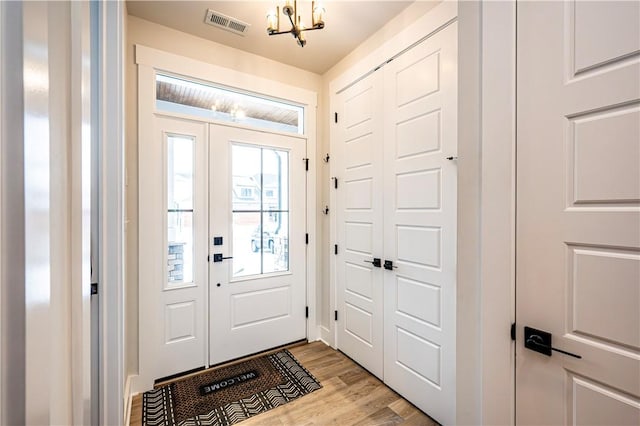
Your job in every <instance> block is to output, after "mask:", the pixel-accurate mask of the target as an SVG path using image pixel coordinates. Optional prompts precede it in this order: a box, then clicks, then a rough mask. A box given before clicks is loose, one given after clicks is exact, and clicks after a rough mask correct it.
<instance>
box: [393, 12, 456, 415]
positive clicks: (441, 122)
mask: <svg viewBox="0 0 640 426" xmlns="http://www.w3.org/2000/svg"><path fill="white" fill-rule="evenodd" d="M457 34H458V32H457V23H452V24H451V25H449V26H448V27H446V28H445V29H443V30H442V31H440V32H438V33H437V34H435V35H433V36H432V37H430V38H429V39H427V40H425V41H423V42H422V43H421V44H420V45H418V46H416V47H414V48H413V49H411V50H410V51H408V52H407V53H405V54H403V55H402V56H400V57H399V58H397V59H395V60H394V61H393V62H391V63H390V64H388V65H387V66H386V67H385V68H384V82H385V86H384V99H385V102H384V117H385V121H384V122H385V127H384V159H385V161H384V197H385V200H384V259H385V260H391V261H393V265H394V266H395V268H394V269H393V270H384V271H383V272H384V348H385V349H384V381H385V383H386V384H387V385H389V386H390V387H391V388H393V389H395V390H396V391H398V392H400V394H402V395H403V396H404V397H405V398H407V399H408V400H409V401H411V402H412V403H413V404H415V405H416V406H417V407H418V408H420V409H421V410H423V411H425V412H426V413H428V414H429V415H430V416H431V417H433V418H434V419H436V420H438V421H439V422H440V423H442V424H455V422H456V421H455V413H456V404H455V401H456V392H455V389H456V386H455V383H456V367H455V365H456V364H455V363H456V240H457V233H456V217H457V216H456V211H457V160H456V158H457V141H458V136H457V124H458V120H457V107H458V91H457V85H458V74H457V54H458V51H457ZM447 157H450V159H447Z"/></svg>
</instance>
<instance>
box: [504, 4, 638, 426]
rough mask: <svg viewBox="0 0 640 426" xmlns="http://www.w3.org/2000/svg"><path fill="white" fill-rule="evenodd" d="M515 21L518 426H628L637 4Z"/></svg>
mask: <svg viewBox="0 0 640 426" xmlns="http://www.w3.org/2000/svg"><path fill="white" fill-rule="evenodd" d="M517 14H518V16H517V28H518V37H517V52H518V61H517V64H518V68H517V73H518V78H517V81H518V87H517V97H518V101H517V104H518V105H517V108H518V120H517V126H518V129H517V148H518V153H517V155H518V157H517V194H518V201H517V203H518V204H517V247H516V250H517V251H516V253H517V259H516V264H517V276H516V285H517V323H518V335H517V349H516V360H517V368H516V423H517V424H539V425H540V424H553V425H558V424H575V425H586V424H589V425H638V424H640V66H639V52H640V32H639V31H640V30H639V29H640V3H638V2H521V3H519V4H518V12H517ZM523 326H529V327H533V328H535V329H538V330H541V331H545V332H548V333H551V335H552V346H553V347H555V348H558V349H561V350H564V351H567V352H571V353H573V354H577V355H579V356H581V357H582V358H581V359H578V358H574V357H572V356H570V355H567V354H563V353H559V352H555V351H548V352H549V355H551V356H548V355H545V354H541V353H537V352H534V351H532V350H529V349H527V348H525V347H524V344H525V339H524V338H523ZM538 335H539V333H538ZM539 336H540V335H539ZM540 337H543V336H540ZM540 337H531V338H530V343H529V344H530V345H532V346H535V343H536V342H538V343H540V342H539V339H540ZM543 349H544V348H543Z"/></svg>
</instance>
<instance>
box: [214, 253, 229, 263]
mask: <svg viewBox="0 0 640 426" xmlns="http://www.w3.org/2000/svg"><path fill="white" fill-rule="evenodd" d="M225 259H233V256H229V257H223V256H222V253H214V254H213V261H214V262H222V261H223V260H225Z"/></svg>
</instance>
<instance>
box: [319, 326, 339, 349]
mask: <svg viewBox="0 0 640 426" xmlns="http://www.w3.org/2000/svg"><path fill="white" fill-rule="evenodd" d="M320 340H321V341H323V342H324V343H325V344H326V345H327V346H330V347H332V348H334V349H335V344H334V339H333V333H332V332H331V330H330V329H328V328H326V327H324V326H321V327H320Z"/></svg>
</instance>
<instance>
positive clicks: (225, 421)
mask: <svg viewBox="0 0 640 426" xmlns="http://www.w3.org/2000/svg"><path fill="white" fill-rule="evenodd" d="M321 387H322V386H321V385H320V383H319V382H318V381H317V380H316V379H315V378H314V377H313V376H312V375H311V374H310V373H309V372H308V371H307V370H306V369H305V368H304V367H303V366H301V365H300V363H299V362H298V360H296V359H295V358H294V356H293V355H291V353H290V352H289V351H287V350H286V349H285V350H282V351H279V352H276V353H273V354H270V355H265V356H262V357H259V358H254V359H250V360H247V361H244V362H241V363H238V364H235V365H231V366H228V367H222V368H218V369H214V370H211V371H206V372H203V373H201V374H198V375H195V376H191V377H187V378H184V379H182V380H178V381H176V382H173V383H170V384H167V385H164V386H161V387H158V388H156V389H154V390H152V391H149V392H145V393H144V395H143V396H142V424H143V425H148V426H155V425H172V426H173V425H179V426H189V425H225V426H226V425H232V424H234V423H238V422H240V421H242V420H244V419H247V418H249V417H252V416H255V415H256V414H260V413H262V412H264V411H267V410H270V409H272V408H274V407H277V406H280V405H284V404H286V403H287V402H289V401H292V400H294V399H297V398H299V397H301V396H303V395H306V394H308V393H311V392H313V391H315V390H318V389H320V388H321Z"/></svg>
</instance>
